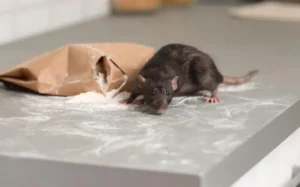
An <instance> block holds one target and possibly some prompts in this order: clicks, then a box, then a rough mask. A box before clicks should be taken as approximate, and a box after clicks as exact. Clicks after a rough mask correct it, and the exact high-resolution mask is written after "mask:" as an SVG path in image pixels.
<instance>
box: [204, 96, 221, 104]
mask: <svg viewBox="0 0 300 187" xmlns="http://www.w3.org/2000/svg"><path fill="white" fill-rule="evenodd" d="M204 101H205V102H206V103H219V102H221V100H220V98H218V97H205V98H204Z"/></svg>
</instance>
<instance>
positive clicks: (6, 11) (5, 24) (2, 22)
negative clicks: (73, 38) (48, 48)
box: [0, 0, 110, 45]
mask: <svg viewBox="0 0 300 187" xmlns="http://www.w3.org/2000/svg"><path fill="white" fill-rule="evenodd" d="M109 1H110V0H0V45H1V44H5V43H8V42H12V41H15V40H17V39H21V38H24V37H28V36H32V35H36V34H40V33H44V32H47V31H50V30H54V29H57V28H62V27H65V26H68V25H70V24H74V23H78V22H82V21H86V20H88V19H91V18H95V17H101V16H105V15H107V14H109V11H110V2H109Z"/></svg>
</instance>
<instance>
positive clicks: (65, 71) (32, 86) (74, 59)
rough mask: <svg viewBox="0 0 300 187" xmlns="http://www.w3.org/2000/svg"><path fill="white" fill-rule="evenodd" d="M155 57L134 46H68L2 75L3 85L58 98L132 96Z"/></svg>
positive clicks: (126, 44) (150, 48)
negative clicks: (139, 77)
mask: <svg viewBox="0 0 300 187" xmlns="http://www.w3.org/2000/svg"><path fill="white" fill-rule="evenodd" d="M153 53H154V50H153V48H152V47H149V46H144V45H140V44H134V43H102V44H73V45H67V46H64V47H61V48H59V49H56V50H55V51H52V52H49V53H46V54H43V55H41V56H38V57H36V58H34V59H32V60H29V61H27V62H24V63H22V64H19V65H17V66H15V67H14V68H12V69H11V70H9V71H6V72H4V73H2V74H0V81H1V82H3V83H4V84H5V85H6V86H11V85H13V86H17V87H19V88H24V89H26V90H29V91H33V92H35V93H39V94H46V95H55V96H72V95H77V94H80V93H84V92H89V91H94V92H99V93H101V94H104V95H105V94H106V93H107V92H110V91H116V93H119V92H121V91H128V92H130V91H132V89H133V87H134V86H135V82H136V81H135V79H136V76H137V75H138V73H139V71H140V70H141V68H142V67H143V66H144V64H145V63H146V62H147V61H148V59H149V58H151V57H152V55H153Z"/></svg>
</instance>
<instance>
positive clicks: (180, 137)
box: [0, 6, 300, 187]
mask: <svg viewBox="0 0 300 187" xmlns="http://www.w3.org/2000/svg"><path fill="white" fill-rule="evenodd" d="M299 33H300V25H299V24H298V25H297V24H290V23H277V22H259V21H245V20H243V21H242V20H233V19H230V17H228V16H227V14H226V7H223V6H198V7H193V8H191V9H188V10H186V9H177V10H176V9H170V10H166V11H163V12H161V13H159V14H157V15H153V16H142V15H131V16H127V17H121V16H113V17H108V18H105V19H100V20H91V21H89V22H87V23H84V24H80V25H76V26H73V27H69V28H65V29H62V30H58V31H54V32H51V33H46V34H43V35H41V36H36V37H33V38H29V39H26V40H24V41H18V42H15V43H12V44H8V45H5V46H2V47H0V59H1V63H0V68H1V70H2V71H4V70H6V69H7V68H10V67H12V66H13V65H16V64H18V63H21V62H23V61H24V60H27V59H29V58H31V57H34V56H35V55H38V54H40V53H43V52H45V51H48V50H53V49H55V48H58V47H60V46H61V45H65V44H69V43H88V42H93V43H94V42H110V41H112V42H120V41H121V42H137V43H141V44H146V45H151V46H153V47H156V48H157V47H159V46H161V45H164V44H166V43H169V42H183V43H187V44H191V45H194V46H197V47H198V48H200V49H202V50H204V51H206V52H208V53H210V54H211V55H212V56H213V58H214V59H215V61H216V63H217V65H218V66H219V68H220V70H221V71H222V72H223V73H224V74H226V75H241V74H244V73H245V72H246V71H248V70H250V69H253V68H258V69H260V73H259V74H258V76H257V77H255V79H254V80H253V81H252V82H250V83H248V84H246V85H242V86H238V87H228V86H222V87H220V97H221V99H222V102H221V103H219V104H205V103H203V102H202V100H201V97H190V98H177V99H176V100H175V101H174V102H173V105H172V106H171V107H170V109H169V110H168V111H167V113H166V114H165V115H162V116H152V115H148V114H143V113H140V112H138V111H136V110H134V108H132V107H127V106H119V105H118V104H115V103H108V102H105V101H103V100H102V99H101V97H100V96H96V95H95V94H90V95H89V98H90V100H89V101H86V102H84V103H83V102H81V101H82V100H80V96H77V97H76V96H75V97H70V98H52V97H41V96H35V95H25V94H22V93H14V92H9V91H7V90H5V89H2V88H1V89H0V100H1V105H2V107H0V154H2V155H8V156H14V157H29V158H41V159H47V160H57V161H66V162H75V163H88V164H92V165H100V166H112V167H122V168H132V169H141V170H152V171H162V172H172V173H181V174H188V175H193V176H200V177H201V180H202V181H205V180H206V181H207V182H201V183H202V184H203V185H206V186H211V187H217V186H222V185H221V184H220V183H219V184H216V183H215V182H214V181H218V180H219V182H223V186H224V184H229V183H232V182H233V180H236V179H237V178H234V177H238V176H240V175H242V174H243V172H245V171H246V170H247V169H249V168H250V167H251V164H255V162H256V161H258V159H260V158H262V157H263V156H264V155H265V154H267V153H268V152H269V151H270V150H271V149H273V148H274V147H275V146H276V145H277V144H278V143H280V141H282V140H283V139H284V138H286V137H287V136H288V135H289V134H290V133H291V132H292V131H294V130H295V128H296V127H297V125H295V124H294V123H292V122H291V124H290V123H289V122H288V121H287V122H284V123H286V124H285V125H286V126H285V127H284V126H283V125H284V124H279V125H278V122H277V125H278V126H276V128H275V124H276V120H275V122H274V121H273V120H274V119H276V118H277V117H278V116H280V115H281V114H282V113H285V111H287V109H288V108H289V107H291V106H293V105H294V104H295V103H296V102H297V101H298V100H299V96H300V88H299V86H298V84H297V80H299V79H300V77H299V76H300V75H299V73H298V72H299V69H300V64H299V60H300V58H299V57H300V54H299V50H300V35H299ZM93 98H94V99H95V100H93ZM297 107H299V106H298V105H297ZM297 107H296V108H295V107H294V109H293V110H295V109H298V108H297ZM291 110H292V109H291ZM294 117H295V119H296V116H294ZM298 120H299V119H298ZM292 121H293V120H292ZM281 122H282V121H281ZM293 122H294V121H293ZM272 123H274V124H273V125H274V128H275V130H276V131H273V130H274V129H273V130H272V127H273V126H272ZM298 126H299V125H298ZM285 128H286V129H289V130H282V129H285ZM266 129H269V130H266ZM262 131H264V134H261V135H260V138H257V139H256V144H251V143H252V140H253V139H254V137H255V136H258V135H259V133H260V132H262ZM274 132H275V133H277V134H276V136H274V134H273V133H274ZM268 133H269V134H268ZM266 136H269V138H267V137H266ZM262 137H263V138H262ZM272 137H275V139H276V137H277V139H276V140H275V139H272ZM254 145H255V146H254ZM259 145H261V146H262V147H259ZM264 145H265V146H264ZM242 149H243V150H244V152H243V154H241V153H240V152H241V151H240V152H239V150H242ZM245 150H246V152H245ZM257 151H261V154H260V157H257V158H256V160H255V159H254V160H253V162H249V165H247V166H243V162H247V161H244V160H243V159H236V160H234V162H230V163H231V165H229V167H230V168H232V169H234V168H235V169H236V170H239V167H244V168H243V169H240V170H239V172H236V173H235V172H234V171H232V173H233V174H234V177H230V176H229V175H231V174H230V173H226V172H224V170H222V168H221V167H223V166H224V167H225V165H226V162H227V161H228V160H230V159H233V158H237V157H238V156H242V155H243V156H248V157H249V158H250V157H251V156H253V155H257V153H255V152H257ZM222 164H223V165H222ZM224 164H225V165H224ZM227 164H228V163H227ZM218 167H219V168H218ZM227 167H228V166H227ZM230 168H227V169H230ZM223 169H224V168H223ZM212 171H213V172H214V174H213V173H211V172H212ZM218 172H219V174H218ZM220 173H221V174H220ZM221 175H224V176H225V177H224V176H223V177H221ZM226 176H227V177H226ZM205 177H206V178H207V179H205ZM212 177H214V178H212ZM218 177H219V178H218ZM212 184H214V185H212Z"/></svg>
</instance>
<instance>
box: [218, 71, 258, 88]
mask: <svg viewBox="0 0 300 187" xmlns="http://www.w3.org/2000/svg"><path fill="white" fill-rule="evenodd" d="M257 73H258V70H252V71H250V72H248V73H247V75H245V76H241V77H228V76H224V80H223V84H228V85H238V84H243V83H246V82H248V81H249V80H251V79H252V77H254V75H256V74H257Z"/></svg>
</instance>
